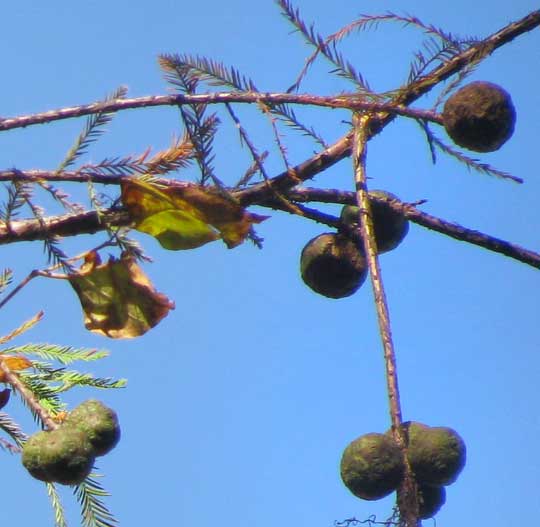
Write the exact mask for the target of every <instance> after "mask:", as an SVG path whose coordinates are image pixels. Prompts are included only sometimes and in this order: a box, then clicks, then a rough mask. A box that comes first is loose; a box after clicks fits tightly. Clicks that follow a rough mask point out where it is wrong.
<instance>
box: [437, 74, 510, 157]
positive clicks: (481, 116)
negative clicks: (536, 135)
mask: <svg viewBox="0 0 540 527" xmlns="http://www.w3.org/2000/svg"><path fill="white" fill-rule="evenodd" d="M442 117H443V122H444V127H445V129H446V132H447V133H448V135H449V136H450V137H451V138H452V140H453V141H454V143H456V144H457V145H459V146H462V147H464V148H467V149H469V150H473V151H475V152H493V151H494V150H498V149H499V148H500V147H501V146H502V145H503V144H504V143H505V142H506V141H508V139H510V137H511V136H512V133H513V132H514V126H515V123H516V111H515V109H514V105H513V103H512V99H511V98H510V95H509V94H508V93H507V92H506V91H505V90H504V89H503V88H501V87H500V86H497V85H496V84H492V83H491V82H481V81H478V82H471V83H470V84H467V85H466V86H464V87H463V88H461V89H459V90H458V91H456V92H455V93H454V94H453V95H452V96H451V97H449V99H448V100H447V101H446V104H445V105H444V109H443V113H442Z"/></svg>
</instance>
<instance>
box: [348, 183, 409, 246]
mask: <svg viewBox="0 0 540 527" xmlns="http://www.w3.org/2000/svg"><path fill="white" fill-rule="evenodd" d="M369 196H374V197H379V198H389V199H395V198H397V196H395V195H394V194H391V193H390V192H386V191H384V190H371V191H370V192H369ZM370 207H371V214H372V220H373V228H374V231H375V242H376V243H377V252H379V253H385V252H388V251H391V250H392V249H395V248H396V247H397V246H398V245H399V244H400V243H401V242H402V241H403V239H404V238H405V236H406V235H407V233H408V232H409V221H408V220H407V218H405V216H403V215H402V214H399V213H398V212H396V211H395V210H394V209H392V208H390V207H389V206H388V205H387V204H385V203H379V202H377V201H374V200H372V199H370ZM359 214H360V209H359V208H358V207H356V206H353V205H345V207H343V209H342V210H341V221H342V222H343V223H345V225H348V226H349V227H351V228H355V229H356V228H358V221H359Z"/></svg>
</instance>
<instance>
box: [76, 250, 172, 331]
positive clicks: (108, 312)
mask: <svg viewBox="0 0 540 527" xmlns="http://www.w3.org/2000/svg"><path fill="white" fill-rule="evenodd" d="M68 278H69V282H70V283H71V286H72V287H73V289H74V290H75V292H76V293H77V295H78V296H79V300H80V302H81V306H82V309H83V311H84V324H85V326H86V329H88V330H90V331H92V332H94V333H98V334H100V335H104V336H107V337H110V338H114V339H116V338H132V337H138V336H140V335H143V334H144V333H146V332H147V331H148V330H149V329H151V328H153V327H154V326H155V325H157V324H158V323H159V321H160V320H161V319H162V318H164V317H165V316H166V315H167V314H168V312H169V310H171V309H174V303H173V302H171V301H170V300H169V299H168V298H167V297H166V296H165V295H163V294H161V293H158V292H157V291H156V289H155V288H154V286H153V284H152V282H150V280H149V279H148V277H147V276H146V275H145V274H144V272H143V271H142V269H141V268H140V267H139V266H138V265H137V263H136V262H135V260H134V258H132V257H130V256H129V255H127V254H124V255H122V257H121V258H120V259H115V258H111V259H110V260H109V261H108V262H107V263H104V264H102V263H100V259H99V257H98V255H97V253H94V252H92V253H89V256H88V257H87V258H86V262H85V264H84V265H83V266H82V267H81V269H79V270H78V271H76V272H74V273H72V274H70V275H68Z"/></svg>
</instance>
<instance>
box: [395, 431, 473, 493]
mask: <svg viewBox="0 0 540 527" xmlns="http://www.w3.org/2000/svg"><path fill="white" fill-rule="evenodd" d="M404 424H405V426H407V427H408V434H409V446H408V450H407V452H408V458H409V462H410V464H411V468H412V470H413V472H414V474H415V477H416V480H417V482H418V483H419V484H423V485H430V486H435V487H438V486H442V485H450V484H451V483H453V482H454V481H455V480H456V479H457V477H458V476H459V474H460V472H461V471H462V469H463V467H464V466H465V461H466V457H467V452H466V447H465V443H464V441H463V439H462V438H461V437H460V436H459V434H458V433H457V432H456V431H455V430H452V429H451V428H448V427H442V426H441V427H429V426H425V425H422V424H421V423H415V422H408V423H404Z"/></svg>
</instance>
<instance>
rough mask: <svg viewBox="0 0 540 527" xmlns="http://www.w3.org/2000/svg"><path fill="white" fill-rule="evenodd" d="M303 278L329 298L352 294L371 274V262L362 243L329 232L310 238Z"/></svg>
mask: <svg viewBox="0 0 540 527" xmlns="http://www.w3.org/2000/svg"><path fill="white" fill-rule="evenodd" d="M300 273H301V275H302V279H303V280H304V282H305V283H306V285H307V286H309V287H310V288H311V289H313V291H315V292H316V293H319V294H321V295H324V296H326V297H328V298H344V297H346V296H350V295H352V294H353V293H354V292H355V291H356V290H357V289H358V288H359V287H360V286H361V285H362V283H363V282H364V280H365V279H366V276H367V264H366V260H365V258H364V255H363V254H362V253H361V252H360V250H359V248H358V246H357V245H356V244H355V243H354V242H353V241H352V240H350V239H349V238H347V237H346V236H344V235H341V234H335V233H325V234H320V235H319V236H317V237H315V238H313V239H312V240H310V241H309V242H308V243H307V245H306V246H305V247H304V249H303V250H302V255H301V257H300Z"/></svg>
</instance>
